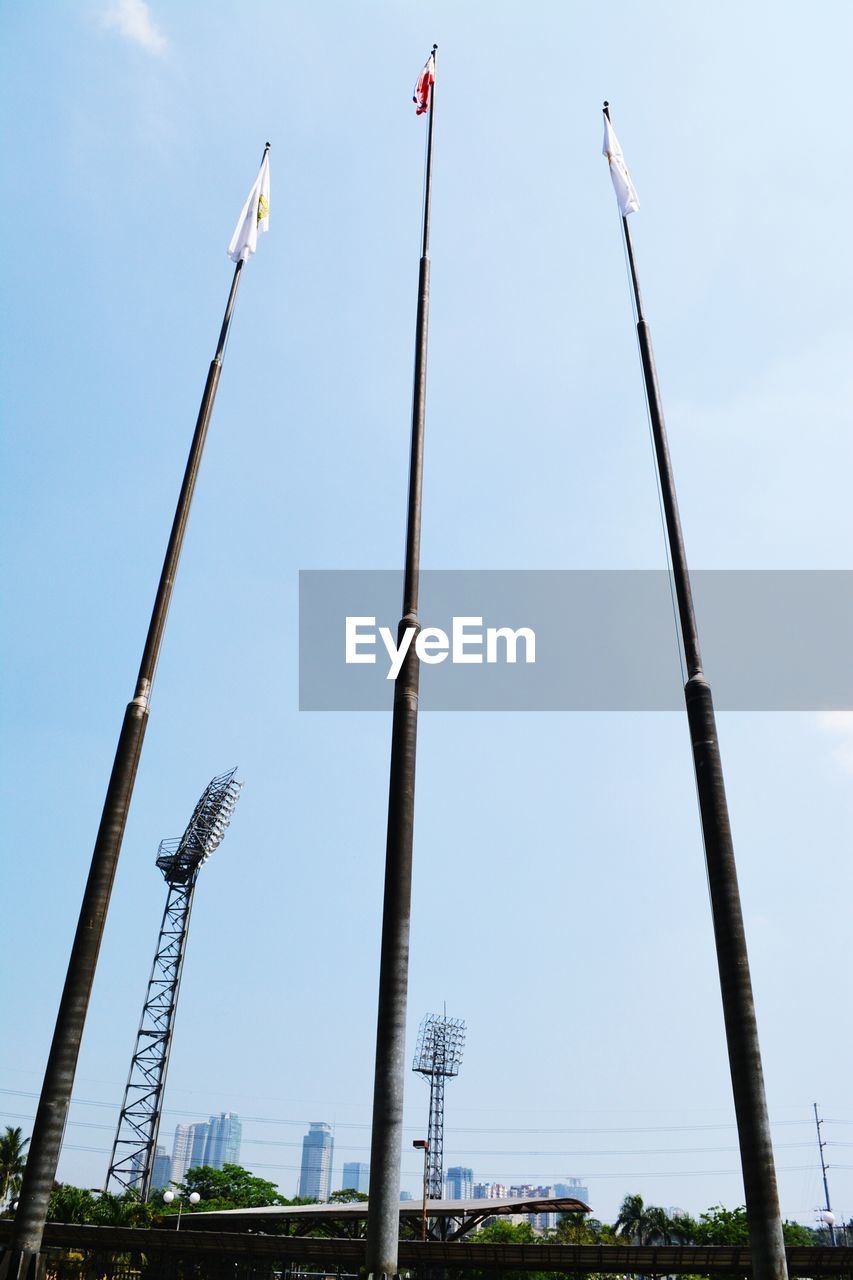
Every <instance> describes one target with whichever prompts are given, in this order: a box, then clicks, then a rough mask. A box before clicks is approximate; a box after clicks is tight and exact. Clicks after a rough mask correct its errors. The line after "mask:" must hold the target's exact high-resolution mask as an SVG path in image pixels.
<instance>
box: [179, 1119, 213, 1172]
mask: <svg viewBox="0 0 853 1280" xmlns="http://www.w3.org/2000/svg"><path fill="white" fill-rule="evenodd" d="M209 1129H210V1125H209V1124H206V1123H201V1124H179V1125H176V1126H175V1141H174V1143H173V1145H172V1170H171V1181H172V1182H183V1180H184V1178H185V1176H186V1173H187V1170H188V1169H196V1168H198V1166H199V1165H200V1164H204V1155H205V1147H206V1146H207V1134H208V1130H209Z"/></svg>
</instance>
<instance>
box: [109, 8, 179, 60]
mask: <svg viewBox="0 0 853 1280" xmlns="http://www.w3.org/2000/svg"><path fill="white" fill-rule="evenodd" d="M102 22H103V25H104V26H105V27H107V28H108V29H109V30H112V31H118V32H119V34H120V35H123V36H126V37H127V39H128V40H132V41H133V42H134V44H138V45H141V46H142V48H143V49H145V50H146V51H147V52H148V53H153V54H154V55H155V56H156V57H160V56H161V55H162V54H164V53H165V52H166V50H167V49H168V47H169V42H168V40H167V39H166V37H165V36H164V35H163V33H162V31H160V30H159V28H158V27H157V24H156V23H155V21H154V19H153V18H152V17H151V11H150V9H149V8H148V5H147V4H146V3H145V0H110V3H109V4H108V5H107V7H106V9H105V10H104V13H103V17H102Z"/></svg>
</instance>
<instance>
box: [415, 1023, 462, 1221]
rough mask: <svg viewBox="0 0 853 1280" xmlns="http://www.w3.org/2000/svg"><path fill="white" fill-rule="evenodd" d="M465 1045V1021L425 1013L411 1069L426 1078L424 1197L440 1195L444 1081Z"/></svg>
mask: <svg viewBox="0 0 853 1280" xmlns="http://www.w3.org/2000/svg"><path fill="white" fill-rule="evenodd" d="M464 1048H465V1023H464V1022H463V1020H462V1019H461V1018H448V1016H447V1012H446V1011H445V1012H444V1013H428V1014H427V1016H426V1017H425V1018H424V1020H423V1022H422V1023H421V1025H420V1030H419V1031H418V1043H417V1048H416V1049H415V1060H414V1062H413V1063H412V1070H413V1071H417V1073H418V1075H421V1076H423V1077H424V1078H425V1079H427V1080H428V1081H429V1128H428V1130H427V1141H428V1142H429V1153H428V1163H427V1198H428V1199H429V1200H441V1199H443V1196H444V1082H445V1080H449V1079H450V1078H451V1077H452V1076H458V1075H459V1068H460V1066H461V1065H462V1050H463V1049H464Z"/></svg>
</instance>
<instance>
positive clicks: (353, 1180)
mask: <svg viewBox="0 0 853 1280" xmlns="http://www.w3.org/2000/svg"><path fill="white" fill-rule="evenodd" d="M369 1183H370V1165H369V1164H362V1163H361V1161H359V1160H350V1161H347V1162H346V1163H345V1164H344V1176H343V1180H342V1182H341V1190H342V1191H361V1192H363V1193H364V1194H365V1195H366V1194H367V1188H368V1185H369Z"/></svg>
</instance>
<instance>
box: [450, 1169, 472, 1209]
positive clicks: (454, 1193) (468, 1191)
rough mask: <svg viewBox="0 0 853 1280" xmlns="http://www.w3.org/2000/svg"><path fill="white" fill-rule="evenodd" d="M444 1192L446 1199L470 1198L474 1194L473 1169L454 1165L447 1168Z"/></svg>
mask: <svg viewBox="0 0 853 1280" xmlns="http://www.w3.org/2000/svg"><path fill="white" fill-rule="evenodd" d="M444 1194H445V1195H446V1196H447V1199H448V1200H470V1199H472V1197H473V1195H474V1170H473V1169H464V1168H463V1167H462V1165H454V1166H453V1168H452V1169H448V1170H447V1176H446V1177H445V1179H444Z"/></svg>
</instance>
